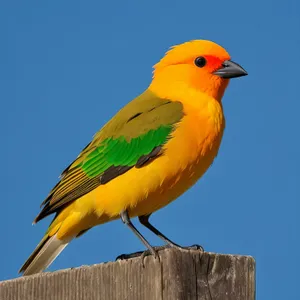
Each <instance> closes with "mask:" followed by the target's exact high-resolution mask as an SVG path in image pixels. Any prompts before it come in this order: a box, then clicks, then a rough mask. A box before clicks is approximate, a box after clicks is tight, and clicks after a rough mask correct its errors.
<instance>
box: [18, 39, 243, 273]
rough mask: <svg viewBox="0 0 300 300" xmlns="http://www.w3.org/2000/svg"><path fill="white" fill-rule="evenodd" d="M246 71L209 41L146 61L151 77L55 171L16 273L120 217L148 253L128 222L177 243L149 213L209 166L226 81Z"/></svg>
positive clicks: (218, 136)
mask: <svg viewBox="0 0 300 300" xmlns="http://www.w3.org/2000/svg"><path fill="white" fill-rule="evenodd" d="M245 75H248V74H247V72H246V71H245V69H243V68H242V67H241V66H240V65H239V64H237V63H235V62H234V61H232V60H231V57H230V55H229V53H228V52H227V51H226V50H225V48H223V47H222V46H220V45H219V44H217V43H215V42H213V41H210V40H199V39H198V40H190V41H187V42H184V43H181V44H178V45H175V46H173V47H171V48H169V49H168V50H167V52H166V53H165V55H164V56H163V57H162V58H161V59H160V60H159V61H158V63H156V64H155V65H154V66H153V76H152V81H151V83H150V84H149V86H148V88H147V89H145V90H144V91H143V92H142V93H141V94H140V95H139V96H137V97H136V98H134V99H133V100H132V101H131V102H129V103H128V104H127V105H125V106H124V107H123V108H121V109H120V110H119V111H118V112H117V113H116V114H115V116H114V117H112V119H111V120H110V121H108V122H107V123H106V124H105V125H104V126H103V127H102V128H101V129H100V130H99V131H98V132H97V133H96V134H95V135H94V137H93V139H92V141H91V142H90V143H89V144H88V145H87V146H86V147H85V148H84V149H83V150H82V151H81V153H80V154H79V155H78V156H77V158H76V159H75V160H74V161H73V162H72V163H71V164H70V165H69V166H68V167H67V168H66V169H65V170H64V171H63V172H62V174H61V176H60V179H59V182H58V183H57V184H56V185H55V186H54V188H53V189H52V190H51V191H50V193H49V194H48V196H47V197H46V199H45V200H44V201H43V202H42V205H41V211H40V213H39V214H38V215H37V217H36V218H35V220H34V223H37V222H38V221H40V220H42V219H43V218H45V217H47V216H49V215H51V214H55V215H54V218H53V220H52V222H51V223H50V225H49V228H48V230H47V231H46V233H45V235H44V237H43V238H42V240H41V241H40V243H39V244H38V245H37V247H36V248H35V250H34V251H33V253H32V254H31V255H30V257H29V258H28V259H27V261H26V262H25V263H24V264H23V266H22V267H21V269H20V270H19V272H20V273H23V275H24V276H27V275H31V274H35V273H40V272H43V271H44V270H45V269H47V268H48V266H49V265H50V264H51V263H52V262H53V261H54V259H55V258H56V257H57V256H58V255H59V254H60V253H61V251H62V250H63V249H64V248H65V247H66V246H67V245H68V244H69V243H70V242H71V240H72V239H74V238H77V237H80V236H81V235H82V234H84V233H85V232H87V231H88V230H89V229H91V228H92V227H94V226H96V225H101V224H104V223H106V222H110V221H113V220H117V219H121V220H122V222H123V223H124V224H125V225H126V226H128V228H129V229H130V230H131V231H132V232H133V233H134V234H135V235H136V236H137V237H138V238H139V239H140V240H141V242H142V243H143V244H144V245H145V247H146V248H147V249H148V251H150V253H151V254H153V255H154V256H155V255H156V251H155V249H154V247H152V246H151V245H150V243H149V242H148V241H147V240H146V239H145V238H144V236H143V235H142V234H141V233H140V231H138V229H137V228H136V227H135V226H134V224H133V223H132V221H131V219H132V218H135V217H137V218H138V220H139V222H140V223H141V224H142V225H144V226H145V227H146V228H148V229H149V230H150V231H152V232H153V233H154V234H156V235H157V236H158V237H160V238H161V239H162V240H163V241H164V242H165V243H166V244H168V245H170V246H174V247H180V246H179V245H178V244H176V243H174V242H173V241H171V240H170V239H168V238H167V237H166V236H165V235H164V234H163V233H162V232H160V231H159V230H158V229H157V228H156V227H154V226H153V225H152V224H151V223H150V221H149V218H150V216H151V215H152V213H154V212H156V211H157V210H159V209H161V208H162V207H165V206H166V205H168V204H169V203H170V202H172V201H173V200H175V199H177V198H178V197H179V196H181V195H182V194H183V193H184V192H185V191H187V190H188V189H189V188H190V187H192V186H193V185H194V184H195V183H196V182H197V181H198V180H199V179H200V178H201V177H202V175H204V173H205V172H206V171H207V169H208V168H209V167H210V166H211V165H212V163H213V161H214V159H215V157H216V156H217V154H218V151H219V147H220V144H221V140H222V136H223V132H224V128H225V118H224V113H223V106H222V101H221V100H222V97H223V95H224V92H225V90H226V88H227V86H228V83H229V81H230V79H232V78H236V77H241V76H245Z"/></svg>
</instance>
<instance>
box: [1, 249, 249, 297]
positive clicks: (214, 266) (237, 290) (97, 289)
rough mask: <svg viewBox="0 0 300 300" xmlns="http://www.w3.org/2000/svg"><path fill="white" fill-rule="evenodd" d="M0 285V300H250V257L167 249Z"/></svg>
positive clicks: (14, 280)
mask: <svg viewBox="0 0 300 300" xmlns="http://www.w3.org/2000/svg"><path fill="white" fill-rule="evenodd" d="M159 256H160V260H158V259H154V258H153V257H151V256H149V257H146V258H145V261H144V262H145V264H144V267H143V265H142V263H141V259H140V258H139V257H137V258H134V259H129V260H124V261H117V262H108V263H102V264H98V265H93V266H82V267H79V268H75V269H67V270H62V271H58V272H53V273H50V272H49V273H42V274H38V275H34V276H28V277H21V278H17V279H13V280H8V281H3V282H1V283H0V300H84V299H85V300H177V299H178V300H196V299H197V300H254V299H255V261H254V259H253V258H252V257H250V256H238V255H223V254H215V253H207V252H204V253H203V252H201V251H198V250H191V251H179V250H175V249H167V250H163V251H160V252H159Z"/></svg>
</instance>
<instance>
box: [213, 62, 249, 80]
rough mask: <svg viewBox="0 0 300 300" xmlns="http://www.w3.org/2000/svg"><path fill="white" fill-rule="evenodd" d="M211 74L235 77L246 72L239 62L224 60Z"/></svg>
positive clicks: (244, 74)
mask: <svg viewBox="0 0 300 300" xmlns="http://www.w3.org/2000/svg"><path fill="white" fill-rule="evenodd" d="M213 74H214V75H218V76H220V77H222V78H235V77H241V76H246V75H248V73H247V72H246V71H245V70H244V69H243V68H242V67H241V66H240V65H239V64H237V63H235V62H233V61H231V60H225V61H224V62H223V64H222V67H221V68H220V69H218V70H216V71H215V72H213Z"/></svg>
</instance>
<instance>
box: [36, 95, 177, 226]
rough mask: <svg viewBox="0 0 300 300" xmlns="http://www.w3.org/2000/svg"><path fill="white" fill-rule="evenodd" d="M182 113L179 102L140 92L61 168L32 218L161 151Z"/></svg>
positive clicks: (55, 209) (149, 159)
mask: <svg viewBox="0 0 300 300" xmlns="http://www.w3.org/2000/svg"><path fill="white" fill-rule="evenodd" d="M182 117H183V108H182V104H181V103H180V102H174V101H169V100H167V99H160V98H158V97H157V96H155V95H154V94H153V93H152V92H150V91H146V92H145V93H143V94H141V95H140V96H139V97H137V98H136V99H135V100H133V101H132V102H130V103H129V104H127V105H126V106H125V107H124V108H123V109H121V110H120V111H119V112H118V113H117V114H116V115H115V116H114V117H113V118H112V119H111V120H110V121H109V122H108V123H107V124H106V125H105V126H104V127H103V128H102V129H101V130H100V131H99V132H98V133H97V134H96V135H95V136H94V139H93V140H92V142H91V143H90V144H88V145H87V146H86V147H85V148H84V149H83V151H82V152H81V153H80V154H79V156H78V157H77V158H76V159H75V161H74V162H73V163H72V164H71V165H70V166H69V167H68V168H66V170H64V171H63V173H62V175H61V178H60V181H59V182H58V183H57V185H56V186H55V187H54V188H53V189H52V190H51V192H50V193H49V195H48V197H47V198H46V199H45V201H44V202H43V203H42V207H43V208H42V210H41V212H40V214H39V215H38V216H37V217H36V219H35V222H38V221H39V220H41V219H43V218H44V217H46V216H47V215H49V214H52V213H54V212H59V211H60V210H61V209H62V208H63V207H65V206H66V205H67V204H69V203H70V202H72V201H74V200H76V199H78V198H79V197H81V196H83V195H85V194H87V193H88V192H90V191H92V190H93V189H95V188H96V187H98V186H99V185H101V184H106V183H107V182H109V181H110V180H113V179H114V178H116V177H117V176H120V175H121V174H123V173H125V172H127V171H128V170H130V169H131V168H140V167H143V165H145V164H148V163H150V162H151V161H152V160H153V159H155V158H156V157H158V156H159V155H162V153H163V149H162V148H163V145H164V144H165V143H166V142H167V141H168V139H170V138H171V133H172V131H173V130H174V128H175V127H176V124H177V123H178V122H179V121H180V120H181V118H182Z"/></svg>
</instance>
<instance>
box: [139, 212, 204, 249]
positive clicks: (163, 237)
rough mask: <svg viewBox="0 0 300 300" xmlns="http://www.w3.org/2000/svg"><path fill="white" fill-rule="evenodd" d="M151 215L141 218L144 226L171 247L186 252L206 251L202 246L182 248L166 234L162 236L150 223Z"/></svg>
mask: <svg viewBox="0 0 300 300" xmlns="http://www.w3.org/2000/svg"><path fill="white" fill-rule="evenodd" d="M150 216H151V214H150V215H143V216H139V221H140V223H141V224H142V225H144V226H145V227H147V228H148V229H149V230H150V231H152V232H153V233H154V234H155V235H157V236H158V237H159V238H160V239H162V240H163V241H164V242H165V243H167V244H168V245H169V246H170V247H174V248H178V249H185V250H187V249H188V250H202V251H204V249H203V247H202V246H200V245H196V244H195V245H192V246H189V247H182V246H180V245H178V244H176V243H174V242H172V241H171V240H170V239H168V238H167V237H166V236H165V235H164V234H162V233H161V232H160V231H159V230H158V229H156V228H155V227H154V226H153V225H152V224H150V222H149V218H150Z"/></svg>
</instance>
